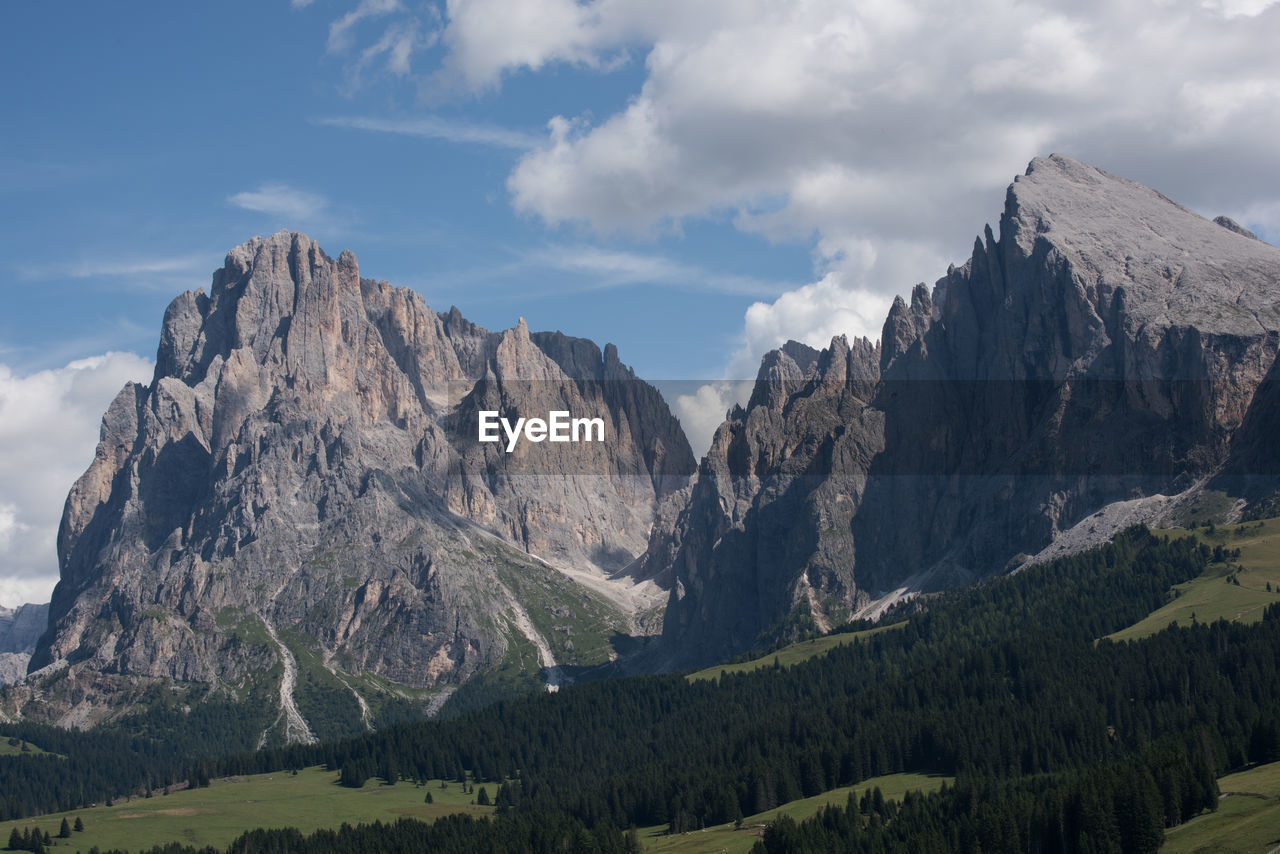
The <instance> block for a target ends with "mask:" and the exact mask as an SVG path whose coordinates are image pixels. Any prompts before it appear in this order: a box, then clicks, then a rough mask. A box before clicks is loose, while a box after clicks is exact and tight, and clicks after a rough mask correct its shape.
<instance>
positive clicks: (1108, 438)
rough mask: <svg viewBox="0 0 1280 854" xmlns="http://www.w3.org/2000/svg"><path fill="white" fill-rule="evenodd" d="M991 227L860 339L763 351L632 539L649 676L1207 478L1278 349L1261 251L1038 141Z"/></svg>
mask: <svg viewBox="0 0 1280 854" xmlns="http://www.w3.org/2000/svg"><path fill="white" fill-rule="evenodd" d="M999 231H1000V236H999V238H998V239H997V237H996V236H995V234H993V232H992V230H991V228H990V227H989V226H988V227H987V228H986V229H985V230H984V233H983V234H982V235H980V236H979V237H978V238H977V239H976V240H975V243H974V250H973V254H972V256H971V258H970V259H969V260H968V261H967V262H965V264H963V265H961V266H960V267H956V266H954V265H953V266H952V267H951V268H950V269H949V270H948V272H947V275H946V276H944V277H942V278H941V279H939V280H938V281H937V283H936V284H935V285H934V287H933V288H932V289H930V288H928V287H926V286H924V285H923V284H921V285H917V286H916V287H915V288H914V289H913V291H912V294H911V298H910V301H909V302H908V301H907V300H905V299H903V298H901V297H899V298H897V299H895V301H894V303H893V305H892V307H891V308H890V310H889V313H888V316H887V317H886V320H885V324H884V328H883V332H882V335H881V339H880V342H879V346H878V348H877V349H876V351H875V352H874V353H873V351H872V345H871V344H870V342H865V341H859V342H854V343H853V344H850V343H849V342H848V341H847V340H846V339H844V338H843V337H842V336H839V337H837V338H835V339H834V340H833V341H832V343H831V345H830V346H829V347H828V348H826V349H824V350H823V351H822V354H821V355H820V356H819V357H818V360H817V362H816V368H815V369H811V370H809V371H807V372H804V373H803V374H802V372H801V371H800V370H799V366H798V365H796V364H795V363H794V360H792V359H790V357H789V356H787V355H786V352H785V350H783V351H773V352H771V353H769V354H767V355H766V356H765V357H764V359H763V360H762V366H761V372H760V376H759V377H758V378H757V384H756V387H755V390H754V391H753V394H752V397H751V402H750V403H749V404H748V406H747V407H746V409H740V408H739V409H735V410H733V411H731V412H730V414H729V419H728V420H727V421H726V422H725V424H723V425H722V426H721V427H720V429H719V431H717V434H716V437H715V439H714V440H713V442H712V446H711V450H710V452H709V453H708V456H707V457H706V458H705V459H704V460H703V463H702V466H701V467H700V470H699V477H698V482H697V483H696V484H695V485H694V487H693V489H692V493H691V495H692V498H691V500H690V504H689V505H688V507H687V508H686V509H685V511H683V513H682V516H681V519H680V520H679V521H678V522H676V523H675V525H674V528H668V529H664V530H661V531H658V532H655V536H654V538H653V539H652V540H651V545H650V554H651V555H655V556H660V557H659V559H660V560H670V562H671V563H672V565H673V566H674V567H675V573H674V575H675V578H674V583H673V588H672V594H671V598H670V600H669V604H668V611H667V616H666V620H665V624H664V625H665V629H664V637H663V641H664V647H665V650H666V654H667V655H668V659H667V666H681V667H683V666H693V665H700V664H710V663H712V662H714V661H715V660H723V659H724V658H727V657H729V656H731V655H734V654H737V653H739V652H742V651H745V650H746V649H749V648H750V647H751V646H752V645H753V644H755V643H757V642H758V641H759V639H760V638H761V636H762V634H767V633H769V632H775V633H776V632H779V631H783V632H785V631H788V630H789V629H787V628H786V627H787V626H792V627H793V628H792V629H790V630H794V627H795V626H797V625H799V626H801V627H805V626H807V627H808V628H809V629H812V628H818V629H822V628H824V627H825V626H829V625H834V624H838V623H840V622H843V621H844V620H845V619H848V618H850V617H852V616H855V615H862V616H867V615H872V614H875V613H878V611H879V610H880V609H881V608H882V607H883V606H884V605H885V604H887V603H888V602H890V601H893V600H894V599H896V598H899V597H901V596H902V595H910V594H911V592H913V591H922V590H930V589H940V588H943V587H951V586H957V585H960V584H965V583H968V582H970V581H973V580H976V579H978V578H981V577H983V576H986V575H990V574H992V573H996V572H1000V571H1002V570H1004V569H1007V568H1009V567H1010V566H1011V565H1016V563H1017V561H1019V560H1024V559H1025V555H1026V554H1027V553H1032V554H1034V553H1035V552H1038V551H1040V550H1041V549H1042V548H1044V547H1046V546H1048V545H1049V544H1050V543H1051V542H1053V541H1054V540H1055V539H1056V538H1057V537H1058V536H1059V535H1060V534H1061V533H1062V532H1063V531H1065V530H1067V529H1069V528H1071V527H1072V526H1073V525H1075V524H1076V523H1077V522H1079V521H1081V520H1083V519H1085V518H1086V517H1088V516H1089V515H1090V514H1093V513H1095V512H1097V511H1098V510H1099V509H1100V508H1103V507H1106V506H1108V505H1110V504H1112V503H1115V502H1118V501H1123V500H1128V499H1134V498H1138V497H1141V496H1153V495H1158V494H1166V493H1167V494H1171V495H1172V494H1181V493H1184V492H1186V491H1187V490H1189V489H1191V488H1192V487H1193V486H1195V485H1197V484H1199V488H1201V489H1203V488H1205V484H1207V483H1208V481H1209V479H1210V478H1212V477H1214V476H1215V475H1218V474H1220V473H1222V472H1223V471H1224V466H1225V465H1226V462H1227V460H1228V458H1229V457H1230V456H1231V451H1232V442H1231V440H1232V438H1233V437H1234V436H1235V435H1236V433H1237V431H1239V430H1241V429H1242V424H1244V423H1245V419H1246V413H1247V412H1249V411H1250V410H1251V408H1252V407H1254V401H1255V392H1256V391H1258V390H1259V389H1265V388H1268V387H1269V386H1268V385H1267V384H1265V383H1264V378H1265V377H1267V376H1268V374H1269V372H1271V371H1272V370H1273V365H1274V363H1275V357H1276V351H1277V347H1278V346H1280V250H1277V249H1276V248H1275V247H1272V246H1270V245H1268V244H1265V243H1263V242H1261V241H1259V240H1257V239H1256V238H1253V237H1250V236H1247V235H1243V234H1241V233H1240V230H1239V229H1233V228H1231V227H1230V226H1229V225H1225V224H1223V223H1219V222H1211V221H1209V220H1205V219H1203V218H1201V217H1199V216H1198V215H1196V214H1194V213H1193V212H1191V211H1189V210H1187V209H1186V208H1184V207H1182V206H1180V205H1178V204H1177V203H1175V202H1172V201H1170V200H1169V199H1167V198H1166V197H1164V196H1163V195H1161V194H1159V193H1158V192H1156V191H1154V190H1150V189H1148V188H1146V187H1143V186H1142V185H1140V184H1137V183H1136V182H1133V181H1129V180H1127V179H1122V178H1117V177H1115V176H1112V175H1110V174H1108V173H1106V172H1103V171H1102V170H1099V169H1096V168H1094V167H1091V166H1088V165H1086V164H1084V163H1081V162H1080V161H1077V160H1074V159H1072V158H1069V157H1065V156H1061V155H1052V156H1050V157H1047V158H1037V159H1036V160H1033V161H1032V162H1031V164H1030V165H1029V167H1028V169H1027V171H1026V173H1025V174H1024V175H1021V176H1018V177H1017V178H1016V179H1015V181H1014V182H1013V184H1011V185H1010V187H1009V190H1008V193H1007V194H1006V201H1005V210H1004V213H1003V215H1002V217H1001V219H1000V225H999ZM858 352H861V354H862V355H861V358H857V359H853V358H850V355H851V354H853V353H858ZM873 358H874V361H875V364H874V365H872V364H871V362H872V360H873ZM1259 403H1261V397H1259ZM775 412H794V413H800V412H803V415H802V416H792V417H789V418H784V419H779V418H775V417H772V415H771V413H775ZM1255 420H1256V421H1257V422H1259V423H1257V424H1255V425H1254V426H1252V427H1251V428H1249V430H1248V431H1246V432H1251V433H1252V434H1253V435H1254V436H1255V437H1257V438H1255V440H1254V443H1253V444H1254V445H1255V446H1257V447H1262V446H1264V445H1265V444H1266V443H1265V440H1263V439H1262V438H1261V436H1262V435H1264V434H1265V429H1266V428H1265V427H1264V426H1263V424H1262V422H1263V421H1265V420H1269V419H1264V418H1262V416H1261V414H1259V417H1258V418H1256V419H1255ZM1244 436H1245V433H1241V439H1242V441H1243V439H1244ZM1258 453H1262V451H1258ZM1251 459H1254V460H1256V459H1259V457H1258V456H1257V454H1256V453H1255V455H1254V457H1253V458H1251ZM1255 471H1256V468H1255ZM1263 474H1275V472H1274V471H1272V472H1269V473H1268V472H1264V473H1263ZM1274 485H1275V481H1274V478H1265V477H1264V478H1263V483H1262V484H1261V489H1262V490H1263V491H1266V490H1267V489H1274ZM1155 507H1156V505H1152V508H1151V511H1150V513H1148V515H1146V516H1143V517H1142V518H1145V519H1151V518H1153V517H1154V515H1153V514H1154V513H1155ZM1164 509H1165V510H1167V508H1164ZM1137 521H1142V519H1138V520H1137ZM706 531H711V532H713V533H712V534H711V535H708V536H704V535H702V534H700V532H706ZM1091 542H1096V540H1093V541H1091Z"/></svg>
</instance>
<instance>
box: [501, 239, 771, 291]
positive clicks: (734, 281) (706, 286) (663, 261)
mask: <svg viewBox="0 0 1280 854" xmlns="http://www.w3.org/2000/svg"><path fill="white" fill-rule="evenodd" d="M522 265H524V266H533V267H545V268H548V269H553V270H561V271H563V272H566V273H574V274H577V275H581V276H586V277H589V279H590V281H591V283H592V284H591V287H592V288H612V287H622V286H626V285H635V284H661V285H670V286H674V287H685V288H694V289H697V290H709V291H718V292H720V293H732V294H746V295H773V294H776V293H778V292H779V291H780V290H783V289H784V288H785V287H786V285H785V284H783V283H780V282H776V281H768V280H765V279H758V278H755V277H752V276H739V275H732V274H726V273H722V272H718V271H716V270H708V269H706V268H704V267H700V266H698V265H697V264H686V263H683V262H680V261H676V260H673V259H671V258H667V257H665V256H663V255H656V254H646V253H641V252H628V251H624V250H618V249H606V248H603V247H599V246H590V245H577V246H561V245H552V246H547V247H544V248H542V249H539V250H536V251H533V252H529V253H526V254H525V256H524V259H523V262H522Z"/></svg>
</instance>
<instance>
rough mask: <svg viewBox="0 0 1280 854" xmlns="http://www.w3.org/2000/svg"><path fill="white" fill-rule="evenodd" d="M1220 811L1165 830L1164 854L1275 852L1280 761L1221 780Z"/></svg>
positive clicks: (1279, 838)
mask: <svg viewBox="0 0 1280 854" xmlns="http://www.w3.org/2000/svg"><path fill="white" fill-rule="evenodd" d="M1218 788H1219V789H1220V790H1221V792H1222V796H1221V798H1220V799H1219V801H1218V810H1217V812H1213V813H1208V814H1206V815H1202V816H1199V817H1197V818H1193V819H1192V820H1191V821H1189V822H1187V823H1186V824H1180V825H1178V826H1177V827H1173V828H1170V829H1169V830H1166V831H1165V843H1164V846H1163V847H1162V848H1161V849H1160V851H1161V852H1162V854H1182V852H1193V851H1203V852H1208V851H1218V852H1233V851H1242V852H1244V851H1257V852H1266V851H1272V850H1274V849H1275V847H1276V846H1277V845H1280V762H1272V763H1271V764H1269V765H1260V766H1258V767H1257V768H1251V769H1249V770H1248V771H1241V772H1240V773H1238V774H1228V775H1227V776H1225V777H1222V778H1220V779H1219V780H1218Z"/></svg>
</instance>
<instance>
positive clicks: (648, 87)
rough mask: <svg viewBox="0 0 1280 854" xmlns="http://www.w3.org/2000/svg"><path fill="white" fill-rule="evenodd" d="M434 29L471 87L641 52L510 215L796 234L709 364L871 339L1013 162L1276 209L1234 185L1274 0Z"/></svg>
mask: <svg viewBox="0 0 1280 854" xmlns="http://www.w3.org/2000/svg"><path fill="white" fill-rule="evenodd" d="M392 7H393V4H391V3H390V2H382V3H373V2H372V0H364V2H362V3H361V4H360V6H359V7H358V8H357V9H356V11H355V12H353V13H351V14H352V15H355V16H357V18H358V17H359V15H360V14H361V10H365V15H366V17H367V16H368V15H372V14H374V10H375V8H376V9H391V8H392ZM379 14H381V13H379ZM386 14H391V12H387V13H386ZM396 14H398V15H400V16H405V15H409V14H411V13H410V12H406V11H400V12H397V13H396ZM342 20H345V18H344V19H342ZM340 29H341V28H340ZM438 44H439V46H440V47H441V49H442V50H441V56H440V58H439V60H438V63H437V65H436V67H435V69H434V72H433V74H432V78H433V79H434V80H435V81H436V82H437V83H439V82H441V81H443V85H446V86H449V85H452V86H454V87H455V88H456V89H459V90H461V91H463V92H467V93H470V94H473V95H477V96H483V95H484V94H485V93H487V92H490V91H492V90H494V89H495V88H497V87H499V86H501V85H502V82H503V80H504V79H507V78H510V77H513V76H515V75H519V74H539V73H547V70H548V69H554V68H556V67H557V66H564V65H569V66H573V67H576V68H579V69H598V70H599V71H600V72H602V73H606V72H608V71H610V70H612V69H614V68H616V67H617V66H618V65H619V64H621V63H626V62H629V61H631V60H634V59H637V58H639V57H643V62H644V66H643V71H644V80H643V84H642V85H641V87H640V88H639V90H638V91H637V92H635V93H634V94H633V96H632V97H631V98H629V99H628V100H627V102H626V103H625V104H624V105H623V106H621V107H620V108H619V109H618V110H617V111H616V112H613V113H611V114H604V115H599V116H597V115H595V114H593V113H592V112H590V111H589V109H588V106H587V104H585V103H584V105H583V108H582V110H581V111H578V112H574V111H566V112H565V113H564V114H563V115H557V116H551V117H549V121H548V123H547V126H546V131H545V135H544V138H543V140H542V142H541V144H540V145H538V146H537V147H535V148H533V149H531V150H529V151H527V152H526V153H525V154H524V155H523V156H522V157H521V158H520V160H519V162H518V163H517V165H516V166H515V168H514V169H513V170H512V172H511V173H510V175H509V177H508V182H507V186H508V190H509V192H510V194H511V199H512V203H513V205H514V207H515V208H516V209H517V210H518V211H520V212H523V213H527V214H530V215H533V216H536V217H538V218H540V219H542V220H543V221H544V222H546V223H548V224H550V225H558V224H561V223H572V224H586V225H587V226H588V227H589V228H593V229H596V230H597V231H599V232H601V233H609V234H616V233H624V234H645V235H655V234H659V235H660V234H664V233H678V232H679V231H680V228H681V224H682V223H683V222H685V221H686V220H689V219H691V218H703V217H709V218H713V219H716V220H718V221H729V222H732V223H733V224H734V226H736V227H737V228H739V229H741V230H742V231H744V232H748V233H751V234H757V235H759V236H761V237H762V238H763V239H766V240H769V241H792V242H794V241H800V242H803V243H808V244H809V245H811V246H812V247H813V261H814V276H813V281H812V282H811V283H810V284H808V285H806V286H804V287H803V288H800V289H798V290H795V291H793V292H790V293H787V294H785V295H783V296H782V297H781V298H778V299H776V300H773V301H772V302H766V303H760V304H757V305H754V306H752V307H751V308H750V309H749V311H748V313H747V316H746V317H745V318H744V327H743V335H742V349H741V350H740V351H739V352H738V353H736V354H735V355H734V357H733V359H732V361H731V364H730V366H729V371H730V373H731V374H733V373H735V372H738V371H741V370H743V368H744V366H745V365H746V364H747V363H751V364H752V365H754V364H756V363H758V359H759V357H760V355H761V352H762V350H761V348H767V347H768V346H776V344H777V343H780V341H779V339H780V338H784V337H793V338H797V339H799V340H803V341H805V342H806V343H810V344H814V345H821V344H824V343H826V341H825V340H824V339H828V338H829V333H830V332H831V331H832V330H833V329H835V328H837V327H838V326H839V325H840V324H847V326H845V328H844V329H843V330H842V331H845V332H847V333H851V334H869V335H873V336H874V335H875V334H876V332H877V330H878V327H879V324H880V321H881V320H882V318H883V316H884V313H885V311H886V310H887V308H888V305H889V303H890V301H891V299H892V297H893V296H894V295H895V294H899V293H905V292H907V291H908V289H909V288H910V287H911V286H912V285H913V284H914V283H916V282H918V281H925V282H932V281H934V280H935V279H936V278H937V277H938V276H940V275H941V274H942V273H943V271H944V270H945V267H946V263H947V262H948V261H963V260H964V259H965V257H966V256H967V255H968V251H969V247H970V245H971V242H972V239H973V236H974V235H975V234H977V233H978V232H979V231H980V230H981V228H982V225H983V223H984V221H988V220H994V219H995V218H996V217H997V216H998V215H999V212H1000V205H1001V201H1002V196H1003V190H1004V187H1005V186H1006V185H1007V184H1008V182H1009V181H1010V179H1011V178H1012V177H1013V175H1014V174H1015V173H1016V172H1018V171H1020V170H1021V169H1022V168H1023V167H1024V166H1025V165H1026V163H1027V162H1028V161H1029V160H1030V159H1032V158H1033V157H1035V156H1039V155H1045V154H1049V153H1051V152H1054V151H1061V152H1063V153H1067V154H1071V155H1074V156H1076V157H1080V158H1082V159H1085V160H1087V161H1090V162H1093V163H1095V164H1096V165H1099V166H1101V167H1102V168H1104V169H1107V170H1109V171H1111V172H1114V173H1117V174H1120V175H1124V176H1126V177H1132V178H1135V179H1137V180H1140V181H1143V182H1144V183H1147V184H1149V185H1151V186H1153V187H1155V188H1156V189H1158V190H1160V191H1162V192H1164V193H1165V194H1166V195H1168V196H1171V197H1173V198H1175V199H1178V200H1179V201H1181V202H1183V203H1184V204H1187V205H1189V206H1191V207H1192V208H1194V209H1196V210H1200V211H1202V212H1203V213H1206V214H1208V215H1213V214H1216V213H1221V212H1228V213H1230V212H1232V211H1235V212H1240V213H1243V214H1245V216H1244V218H1243V219H1242V222H1243V224H1245V225H1246V226H1250V227H1255V230H1259V229H1260V230H1262V231H1267V230H1268V229H1271V228H1274V213H1273V212H1274V210H1275V209H1276V206H1277V204H1280V191H1277V190H1276V188H1275V186H1274V182H1269V181H1263V180H1258V176H1259V175H1274V174H1280V147H1277V146H1276V145H1275V144H1274V140H1275V139H1277V138H1280V54H1278V53H1277V51H1276V50H1275V48H1274V45H1276V44H1280V4H1277V3H1276V2H1275V0H1114V2H1105V3H1104V2H1096V0H1086V2H1083V3H1081V2H1068V0H1026V2H1022V1H1021V0H1019V2H1015V0H972V2H969V3H965V4H954V3H944V2H941V0H867V2H860V3H856V4H852V3H848V2H847V0H800V2H795V0H703V2H699V3H688V2H685V0H586V2H583V0H448V2H447V3H446V5H445V11H444V15H443V18H442V20H441V22H440V30H439V41H438ZM595 108H596V109H598V105H595ZM1249 215H1254V216H1257V217H1262V218H1264V219H1265V220H1266V222H1250V221H1249V218H1248V216H1249ZM1237 218H1239V217H1237Z"/></svg>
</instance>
